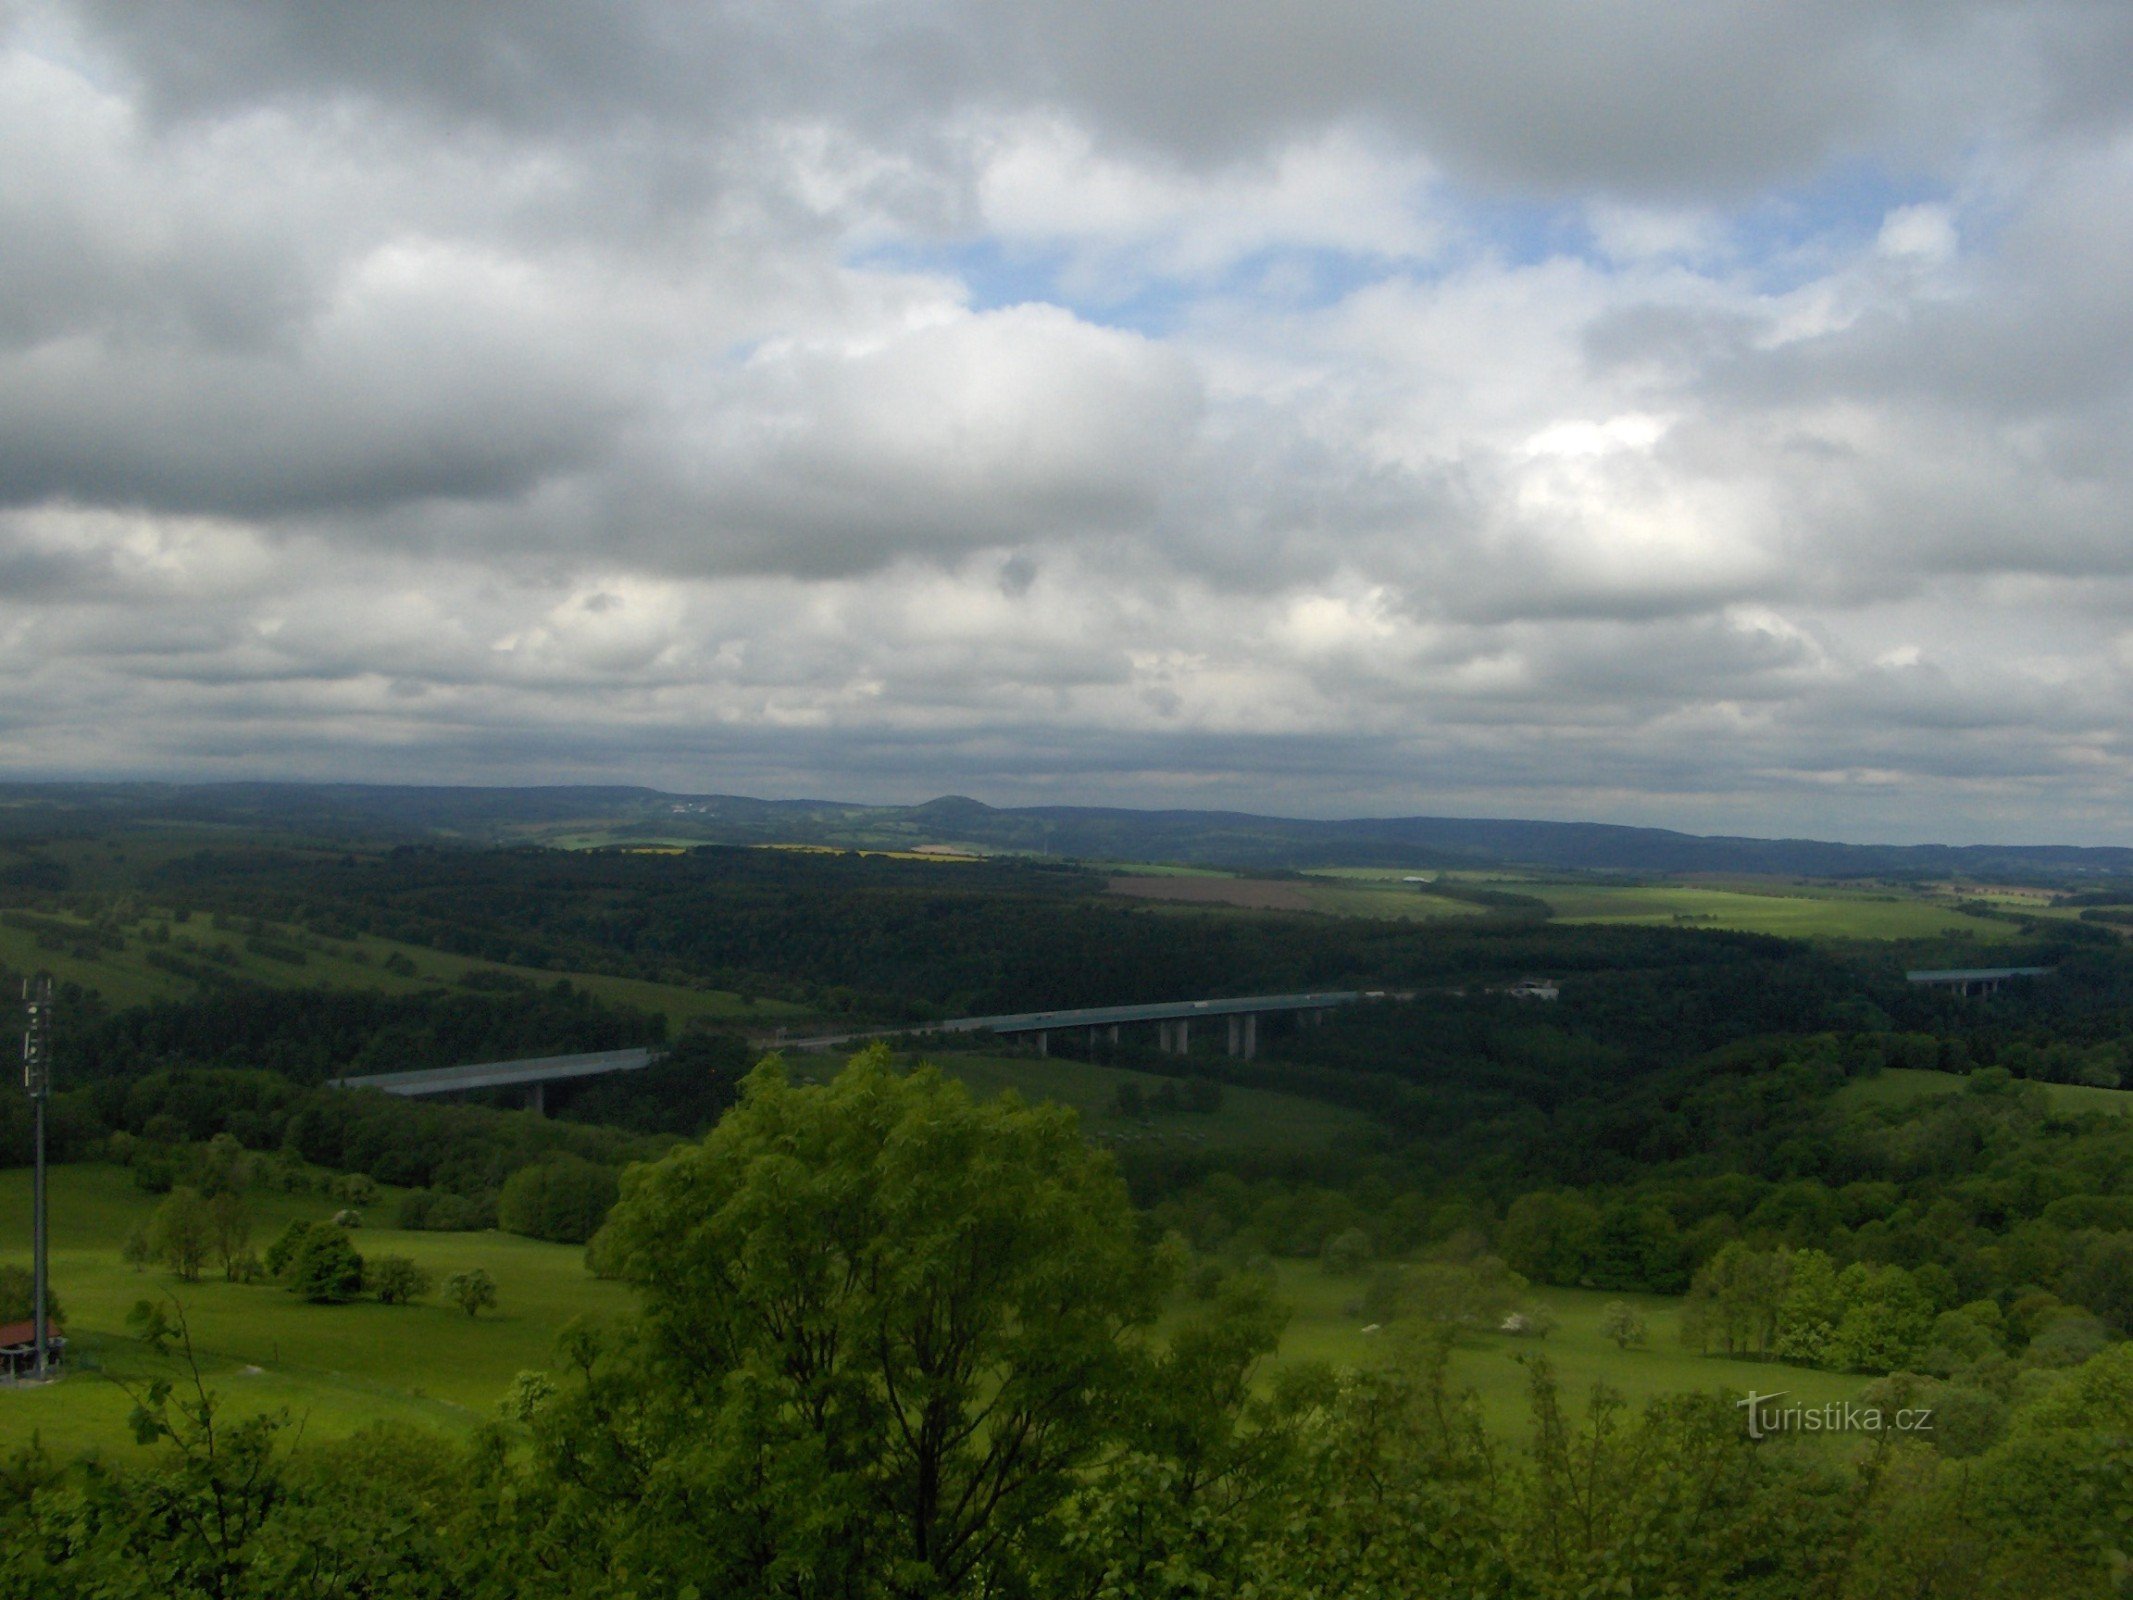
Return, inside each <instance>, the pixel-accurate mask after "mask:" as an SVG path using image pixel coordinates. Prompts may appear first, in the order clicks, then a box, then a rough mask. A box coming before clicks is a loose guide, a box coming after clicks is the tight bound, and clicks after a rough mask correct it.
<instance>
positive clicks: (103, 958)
mask: <svg viewBox="0 0 2133 1600" xmlns="http://www.w3.org/2000/svg"><path fill="white" fill-rule="evenodd" d="M31 915H32V917H33V918H34V922H35V926H29V927H25V926H18V925H14V924H10V923H8V922H4V921H0V964H4V965H6V966H9V967H12V968H14V969H15V970H16V971H18V972H32V971H37V970H39V969H42V970H45V971H48V972H50V973H51V974H52V975H53V976H54V977H55V978H58V979H59V980H60V981H61V982H73V983H79V984H81V985H82V986H83V987H84V988H88V989H94V990H96V991H97V992H98V993H99V994H101V995H102V996H103V998H104V1000H105V1003H106V1004H108V1005H112V1006H126V1005H138V1004H141V1003H144V1002H146V1001H150V1000H160V999H178V998H182V997H185V996H188V995H191V994H193V993H196V992H197V990H198V987H199V986H198V985H197V984H196V983H195V982H194V981H193V980H192V979H191V978H188V977H184V976H181V975H180V974H178V973H175V972H170V971H167V970H165V969H164V968H162V967H159V966H157V965H155V964H154V962H153V961H151V960H150V959H149V958H150V955H151V953H152V952H162V953H164V954H167V955H170V956H175V957H178V958H180V959H181V960H183V961H186V962H190V963H193V964H196V965H203V966H212V967H213V968H214V969H215V970H217V971H220V972H226V973H228V974H229V975H230V976H231V977H233V978H240V979H243V980H245V981H247V982H251V983H260V984H266V985H269V986H272V987H280V988H309V987H321V988H334V989H370V990H378V991H382V992H383V993H386V994H411V993H414V992H415V991H416V990H419V989H425V988H434V987H436V986H437V985H438V984H453V983H457V982H458V981H459V980H460V979H462V978H464V977H465V976H466V975H467V974H468V973H469V972H473V971H477V970H478V971H484V972H505V973H509V974H511V975H513V976H515V977H519V978H523V979H525V980H527V981H528V982H532V983H539V984H544V985H545V984H552V983H555V982H557V981H559V980H562V979H566V978H567V979H568V980H569V981H570V982H572V983H573V984H575V985H577V986H578V987H579V988H580V989H583V990H586V991H587V992H589V993H591V994H594V995H597V996H598V997H599V998H600V999H602V1000H606V1001H609V1002H612V1003H614V1004H616V1005H626V1006H635V1007H637V1008H639V1009H640V1010H645V1011H657V1012H661V1013H663V1014H664V1015H665V1016H666V1018H667V1023H668V1026H669V1027H670V1028H674V1029H677V1030H678V1029H680V1028H682V1027H683V1026H685V1025H686V1024H688V1023H689V1022H691V1021H694V1020H696V1019H698V1018H705V1019H709V1020H714V1021H721V1022H739V1023H744V1024H746V1023H756V1022H760V1023H773V1022H777V1021H780V1020H782V1019H784V1018H787V1017H794V1016H799V1015H802V1014H804V1013H803V1008H801V1007H799V1006H794V1005H791V1004H788V1003H787V1002H785V1001H782V1000H757V1001H754V1002H750V1001H748V1000H746V999H743V998H742V997H741V996H739V995H737V994H731V993H728V992H726V991H725V990H722V989H691V988H683V987H681V986H679V985H676V984H666V983H649V982H645V981H643V980H641V979H636V978H617V977H610V976H607V975H605V974H602V973H590V972H551V971H547V970H545V969H542V968H535V967H514V966H508V965H502V964H499V963H496V962H490V961H481V960H477V959H475V958H472V957H468V956H456V955H448V954H446V953H445V952H443V951H441V950H430V949H426V948H424V947H423V946H420V945H411V944H402V943H399V942H397V941H395V940H391V939H379V938H373V937H371V936H369V935H363V936H360V937H357V938H353V939H327V938H322V937H320V936H318V935H316V934H313V933H310V932H307V931H306V930H304V929H301V928H291V927H284V926H281V925H277V924H271V923H270V924H268V925H266V928H265V931H264V936H263V938H258V939H256V940H255V938H254V936H253V935H252V934H251V933H250V932H249V931H248V930H249V928H250V924H249V923H246V924H244V925H243V926H242V927H240V926H237V925H234V924H233V925H231V926H229V927H225V928H222V929H217V928H216V927H215V926H214V924H213V922H212V921H211V920H210V919H208V918H206V917H201V916H195V917H191V918H189V919H187V920H185V921H183V922H180V921H178V920H176V919H175V918H174V917H173V916H172V915H171V914H170V913H169V912H167V911H162V910H152V911H147V912H144V913H143V914H141V915H139V916H136V917H134V918H133V919H131V920H130V921H128V922H126V923H125V924H124V925H123V933H122V937H123V939H124V947H123V948H121V949H111V948H108V947H105V946H101V945H99V944H98V943H97V941H96V940H95V939H93V938H92V937H91V928H90V925H89V923H88V922H87V921H85V920H84V919H82V918H79V917H74V916H70V915H66V914H64V913H59V912H36V913H32V914H31ZM55 926H64V927H66V928H69V929H74V930H78V938H77V939H76V940H75V941H73V942H72V943H69V941H67V940H66V939H64V938H62V939H61V940H60V941H59V942H60V943H61V945H62V948H59V949H53V948H51V947H50V943H51V941H50V939H49V937H48V936H47V933H46V931H45V930H48V929H49V928H51V927H55ZM255 943H256V944H258V945H259V946H261V947H264V949H262V948H254V947H253V946H254V944H255ZM275 952H292V953H295V954H299V955H300V956H301V957H302V959H301V961H292V960H288V959H286V958H285V957H284V958H277V954H276V953H275ZM396 956H397V957H400V958H402V960H404V961H405V962H407V963H409V964H411V965H412V968H413V970H412V971H408V970H406V969H405V968H403V969H402V970H400V971H389V970H387V968H386V961H387V960H388V959H389V958H392V957H396Z"/></svg>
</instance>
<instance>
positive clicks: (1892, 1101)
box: [1837, 1067, 2133, 1115]
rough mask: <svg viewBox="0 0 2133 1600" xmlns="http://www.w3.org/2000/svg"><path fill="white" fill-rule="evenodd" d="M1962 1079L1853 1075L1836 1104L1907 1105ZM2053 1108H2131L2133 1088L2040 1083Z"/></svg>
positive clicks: (1909, 1071) (1899, 1071)
mask: <svg viewBox="0 0 2133 1600" xmlns="http://www.w3.org/2000/svg"><path fill="white" fill-rule="evenodd" d="M1963 1081H1964V1080H1963V1079H1962V1078H1960V1077H1958V1076H1957V1075H1956V1074H1954V1073H1952V1072H1928V1071H1921V1070H1918V1069H1915V1068H1909V1067H1890V1068H1887V1069H1885V1070H1883V1071H1881V1072H1877V1073H1875V1074H1874V1075H1873V1076H1872V1077H1868V1078H1854V1079H1853V1080H1852V1081H1851V1082H1850V1083H1847V1084H1846V1085H1845V1086H1844V1087H1843V1088H1842V1089H1840V1090H1838V1091H1837V1103H1838V1104H1839V1105H1842V1106H1846V1107H1850V1108H1854V1109H1868V1108H1871V1107H1874V1106H1907V1105H1912V1104H1915V1103H1916V1102H1918V1101H1920V1100H1924V1099H1927V1098H1930V1097H1932V1096H1936V1095H1949V1094H1957V1093H1960V1092H1961V1090H1962V1087H1963ZM2037 1087H2038V1088H2040V1089H2042V1090H2043V1091H2044V1094H2045V1097H2046V1098H2047V1099H2048V1100H2049V1101H2050V1102H2051V1104H2052V1106H2053V1108H2054V1109H2056V1110H2059V1111H2065V1112H2082V1111H2110V1112H2116V1113H2118V1114H2119V1115H2124V1114H2125V1113H2126V1112H2128V1111H2133V1089H2100V1088H2097V1087H2096V1086H2095V1085H2093V1084H2086V1083H2040V1084H2038V1085H2037Z"/></svg>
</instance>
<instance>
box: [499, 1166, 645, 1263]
mask: <svg viewBox="0 0 2133 1600" xmlns="http://www.w3.org/2000/svg"><path fill="white" fill-rule="evenodd" d="M619 1191H620V1184H619V1183H618V1181H617V1178H616V1174H615V1170H614V1168H612V1167H603V1166H600V1165H598V1164H596V1163H594V1162H591V1161H587V1160H584V1159H583V1158H582V1157H579V1156H571V1155H561V1156H551V1157H549V1158H548V1159H547V1160H545V1161H537V1162H535V1163H534V1164H533V1165H532V1166H530V1167H521V1168H519V1170H518V1171H517V1172H514V1173H513V1174H512V1175H511V1177H510V1178H509V1180H507V1181H506V1182H505V1184H504V1188H503V1192H502V1193H501V1194H499V1195H498V1196H497V1197H496V1221H497V1225H498V1226H499V1227H501V1228H503V1229H504V1231H505V1232H507V1233H518V1234H524V1235H525V1236H526V1237H527V1238H529V1239H551V1240H554V1241H555V1242H556V1243H558V1244H584V1243H585V1242H586V1241H587V1240H589V1239H590V1238H592V1236H593V1235H594V1234H595V1233H597V1232H599V1230H600V1224H601V1223H602V1222H604V1221H606V1220H607V1213H608V1210H609V1209H610V1208H611V1207H612V1206H613V1205H614V1203H615V1197H616V1195H617V1194H618V1193H619Z"/></svg>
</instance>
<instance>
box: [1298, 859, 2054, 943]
mask: <svg viewBox="0 0 2133 1600" xmlns="http://www.w3.org/2000/svg"><path fill="white" fill-rule="evenodd" d="M1309 876H1310V878H1311V880H1312V883H1313V889H1312V897H1313V899H1314V900H1315V901H1318V902H1320V903H1322V905H1323V908H1324V909H1325V910H1328V911H1336V912H1340V913H1343V914H1345V915H1349V916H1371V917H1395V916H1404V917H1437V916H1448V915H1456V914H1459V913H1462V912H1463V913H1472V912H1475V911H1478V910H1480V909H1481V908H1480V907H1478V906H1473V905H1468V904H1465V903H1463V902H1461V901H1457V900H1452V899H1447V898H1444V897H1443V896H1440V895H1434V894H1432V893H1431V892H1430V891H1431V887H1432V885H1433V884H1436V883H1440V882H1441V883H1443V884H1445V885H1448V886H1449V885H1461V886H1466V887H1471V888H1476V889H1501V890H1505V891H1508V892H1510V893H1513V894H1523V895H1531V896H1533V897H1534V898H1536V899H1539V900H1545V901H1546V902H1547V903H1548V906H1549V908H1550V909H1551V910H1552V911H1553V912H1554V913H1555V916H1556V918H1557V920H1558V921H1562V922H1589V923H1603V924H1619V925H1623V926H1641V927H1692V928H1720V929H1726V930H1729V931H1733V932H1739V933H1771V934H1778V935H1781V936H1783V937H1785V938H1791V939H1929V938H1941V937H1945V936H1946V935H1948V934H1951V933H1971V934H1974V935H1976V936H1977V937H1978V938H1980V939H1987V940H1992V941H1994V942H2004V941H2005V940H2006V939H2007V938H2008V937H2009V936H2010V934H2011V933H2013V931H2014V930H2013V929H2012V927H2011V926H2010V925H2009V924H2007V923H2005V922H1995V921H1992V920H1991V919H1989V918H1985V917H1977V916H1971V915H1969V914H1968V913H1966V912H1964V911H1963V910H1961V909H1960V908H1959V907H1958V906H1957V905H1955V904H1954V903H1953V900H1952V898H1951V897H1949V896H1948V895H1946V894H1945V893H1943V892H1940V891H1937V890H1910V889H1904V888H1890V887H1888V886H1885V885H1876V886H1872V887H1859V886H1854V885H1849V884H1834V883H1814V882H1797V881H1793V880H1775V879H1773V880H1767V881H1766V880H1757V879H1737V880H1729V881H1727V882H1725V883H1722V884H1713V883H1707V882H1665V881H1662V882H1641V883H1609V882H1607V881H1605V880H1604V879H1598V878H1561V877H1547V876H1543V875H1539V874H1520V873H1516V872H1460V871H1448V872H1438V873H1418V872H1410V871H1407V870H1404V869H1402V868H1398V867H1330V868H1324V869H1321V870H1317V871H1314V872H1312V873H1311V874H1310V875H1309ZM1410 877H1415V878H1423V877H1426V878H1428V879H1429V880H1430V881H1429V882H1428V883H1409V882H1407V881H1406V880H1407V879H1408V878H1410ZM2026 905H2027V902H2023V905H2022V907H2017V906H2016V905H2015V904H2014V903H2013V902H2010V905H2009V908H2010V909H2018V908H2026Z"/></svg>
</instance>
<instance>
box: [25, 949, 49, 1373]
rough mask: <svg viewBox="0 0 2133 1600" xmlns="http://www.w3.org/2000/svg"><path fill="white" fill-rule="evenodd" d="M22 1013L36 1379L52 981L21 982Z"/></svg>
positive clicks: (43, 1328) (43, 1279) (44, 1330)
mask: <svg viewBox="0 0 2133 1600" xmlns="http://www.w3.org/2000/svg"><path fill="white" fill-rule="evenodd" d="M22 1009H23V1012H24V1014H25V1016H26V1018H27V1021H26V1023H25V1025H24V1027H23V1031H22V1086H23V1088H24V1089H26V1090H28V1091H29V1096H30V1109H31V1117H32V1121H33V1122H34V1124H35V1133H34V1139H35V1176H34V1178H33V1179H32V1180H31V1185H32V1186H31V1190H30V1196H31V1198H30V1260H31V1263H32V1266H31V1287H30V1296H31V1310H30V1316H31V1318H32V1319H33V1325H34V1326H35V1328H36V1333H35V1334H34V1335H33V1339H34V1349H35V1352H36V1373H37V1376H38V1377H39V1378H43V1377H44V1376H46V1373H47V1371H48V1359H47V1356H48V1351H49V1349H50V1346H51V1342H52V1341H51V1328H50V1327H49V1325H48V1319H47V1317H46V1313H45V1303H46V1301H47V1299H48V1298H49V1294H48V1291H47V1283H48V1280H49V1263H48V1259H47V1251H46V1243H45V1203H44V1105H45V1101H47V1100H48V1099H50V1098H51V1095H52V975H51V974H50V973H48V972H40V973H38V974H37V976H36V977H34V978H25V979H23V980H22Z"/></svg>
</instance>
